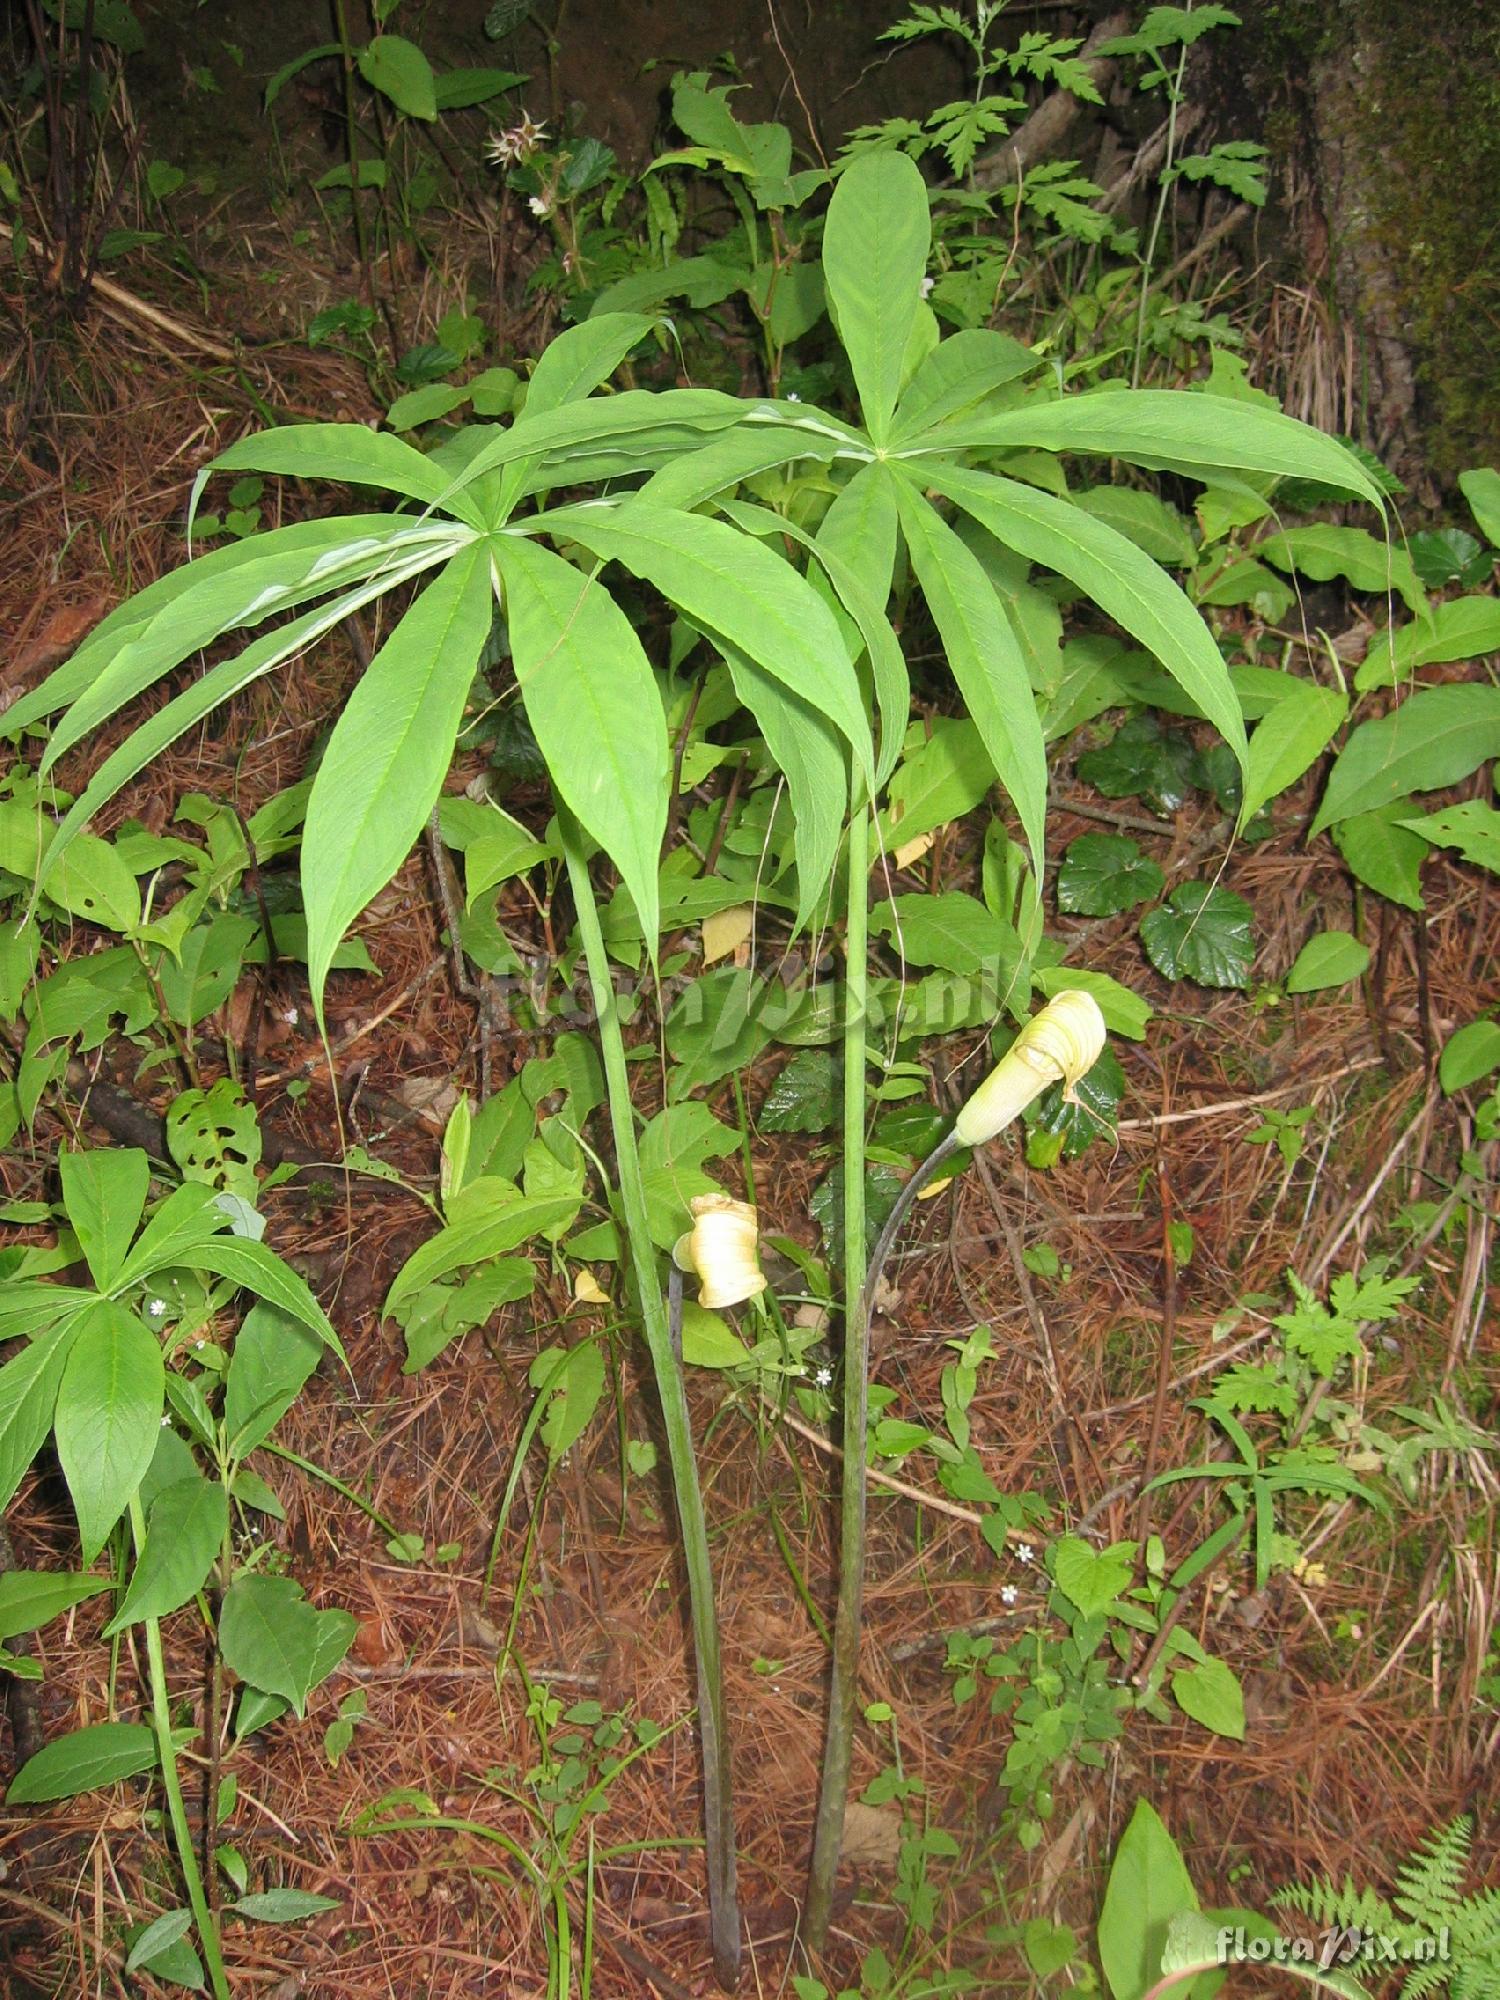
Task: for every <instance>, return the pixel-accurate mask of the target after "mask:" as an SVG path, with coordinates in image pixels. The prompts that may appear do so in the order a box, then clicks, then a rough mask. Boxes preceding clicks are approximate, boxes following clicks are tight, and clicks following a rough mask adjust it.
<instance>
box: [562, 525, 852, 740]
mask: <svg viewBox="0 0 1500 2000" xmlns="http://www.w3.org/2000/svg"><path fill="white" fill-rule="evenodd" d="M546 525H547V528H548V531H549V533H551V534H554V535H557V536H560V537H561V536H565V537H567V538H568V539H570V540H572V541H576V542H578V543H580V544H581V545H582V546H583V547H584V548H586V549H588V550H589V551H590V552H591V553H592V554H594V555H597V556H602V557H603V558H604V559H605V560H606V561H614V562H619V563H621V564H623V566H624V567H625V568H626V569H628V570H630V571H632V572H633V573H634V574H635V575H636V576H640V577H644V578H645V579H646V581H647V582H648V583H652V584H654V585H655V586H656V588H657V589H658V590H659V591H660V592H661V594H662V595H663V597H665V598H667V599H668V600H669V602H671V603H673V604H675V605H676V606H677V607H678V609H679V610H681V611H684V612H686V613H687V615H688V617H689V618H691V619H692V621H693V623H694V624H695V625H698V626H701V627H702V629H703V630H704V631H706V632H709V633H712V634H713V635H714V636H715V637H718V638H722V639H724V640H726V641H727V642H728V643H729V644H730V645H731V646H735V647H737V648H738V649H739V651H740V652H742V653H748V654H749V656H750V658H751V659H752V660H755V661H756V662H757V663H758V664H759V665H760V666H762V667H764V668H765V669H766V671H767V673H770V674H773V675H774V676H775V677H776V679H777V680H780V681H784V682H785V683H786V685H787V686H788V687H789V688H790V689H791V690H792V692H793V693H794V694H797V695H800V696H801V698H802V699H803V700H804V701H805V702H809V703H810V704H811V705H812V706H813V707H814V708H816V709H819V710H820V711H821V712H822V713H823V714H824V715H826V716H827V717H828V719H829V721H830V722H831V723H832V724H833V725H834V727H835V728H836V729H837V730H838V731H839V732H840V734H841V735H843V737H844V738H845V739H846V741H847V742H848V743H849V744H850V745H851V746H852V748H853V750H854V756H855V761H856V764H857V765H858V767H859V769H860V770H861V772H862V773H863V774H864V775H865V776H866V778H867V779H868V777H869V775H870V771H871V763H872V755H873V753H872V750H871V744H870V728H869V723H868V721H867V720H866V718H865V712H864V703H863V700H862V699H861V696H860V691H859V679H858V676H857V675H856V674H855V671H854V667H853V664H852V663H851V661H850V659H849V654H848V651H847V649H846V647H845V645H844V641H843V637H842V635H841V633H840V632H839V628H838V625H837V623H836V622H835V619H834V616H833V613H832V612H831V611H830V610H829V608H828V606H827V605H826V604H825V603H824V602H823V600H822V598H821V597H819V596H818V594H817V592H816V591H815V590H814V589H813V588H812V586H811V585H810V584H809V583H807V582H806V581H805V579H804V578H803V577H801V576H799V575H798V573H797V571H796V570H794V569H793V568H792V566H791V564H790V563H788V562H785V561H783V559H782V558H781V557H780V556H775V555H772V554H771V553H770V551H769V550H768V549H763V548H762V547H761V546H760V544H759V543H758V542H755V541H753V540H752V539H751V538H750V537H749V536H748V535H744V534H740V533H738V532H736V530H735V529H733V528H731V527H728V526H726V525H725V523H724V522H722V521H711V520H707V519H705V518H704V516H702V515H701V514H677V513H673V512H671V511H670V510H669V509H667V508H663V507H652V506H650V505H649V504H647V503H645V502H643V501H639V500H632V501H627V502H626V503H625V504H624V505H622V506H620V507H618V508H601V507H587V506H585V507H559V508H555V509H554V510H553V511H552V512H551V513H549V514H548V515H547V516H546Z"/></svg>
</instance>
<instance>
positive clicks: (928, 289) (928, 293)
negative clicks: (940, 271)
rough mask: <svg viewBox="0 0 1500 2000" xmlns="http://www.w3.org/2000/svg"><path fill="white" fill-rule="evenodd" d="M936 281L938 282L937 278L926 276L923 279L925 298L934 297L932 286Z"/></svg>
mask: <svg viewBox="0 0 1500 2000" xmlns="http://www.w3.org/2000/svg"><path fill="white" fill-rule="evenodd" d="M936 283H937V279H936V278H924V279H923V280H922V296H923V298H924V299H930V298H931V297H932V288H933V286H934V285H935V284H936Z"/></svg>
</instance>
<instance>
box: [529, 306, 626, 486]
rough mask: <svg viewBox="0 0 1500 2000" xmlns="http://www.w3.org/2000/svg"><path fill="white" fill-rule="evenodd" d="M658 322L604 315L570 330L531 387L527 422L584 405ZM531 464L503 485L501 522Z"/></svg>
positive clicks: (542, 362)
mask: <svg viewBox="0 0 1500 2000" xmlns="http://www.w3.org/2000/svg"><path fill="white" fill-rule="evenodd" d="M653 324H654V322H653V321H651V320H649V319H646V318H644V317H642V315H641V314H639V313H624V312H612V313H602V314H600V316H599V317H598V318H597V319H589V320H586V321H585V322H584V324H583V325H582V326H571V327H569V328H568V330H567V331H566V332H565V333H560V334H559V335H558V336H557V338H556V340H554V341H552V342H551V344H550V345H549V346H548V347H546V348H544V349H543V351H542V354H541V357H540V358H539V360H538V361H537V364H536V366H535V368H533V369H532V371H531V380H530V381H529V382H528V383H527V385H526V402H525V406H524V408H523V411H522V420H523V421H524V420H527V419H529V420H531V421H533V422H534V421H535V420H536V419H537V418H538V417H543V416H545V415H546V414H547V412H548V411H549V410H558V409H561V408H562V406H563V405H564V404H565V403H577V402H581V401H582V400H583V399H584V398H585V397H586V396H588V395H590V394H592V392H593V391H594V390H595V389H597V388H598V386H599V384H600V383H601V382H606V381H608V379H609V377H610V376H611V375H613V374H614V372H615V370H616V369H617V368H618V367H619V365H620V363H621V362H622V361H623V360H624V359H625V357H626V355H627V354H628V353H629V352H630V350H631V348H632V347H635V346H636V345H637V344H638V343H639V342H640V341H641V340H643V339H644V338H645V336H646V335H647V334H648V333H649V332H650V331H651V328H652V325H653ZM527 471H528V464H527V461H525V460H520V461H513V462H512V463H511V464H510V465H509V466H507V468H506V471H505V476H504V478H503V480H502V481H501V484H500V490H499V500H498V517H499V518H500V519H502V520H503V519H506V518H508V517H509V515H510V512H511V510H512V508H513V507H514V506H515V504H516V502H517V500H518V499H519V498H520V497H521V493H522V491H523V489H524V488H525V485H526V476H527Z"/></svg>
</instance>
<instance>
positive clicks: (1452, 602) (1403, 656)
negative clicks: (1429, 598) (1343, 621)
mask: <svg viewBox="0 0 1500 2000" xmlns="http://www.w3.org/2000/svg"><path fill="white" fill-rule="evenodd" d="M1495 652H1500V598H1494V597H1453V598H1449V599H1447V600H1446V601H1445V602H1444V603H1442V604H1434V605H1432V606H1431V608H1430V611H1429V614H1428V616H1427V617H1425V618H1413V619H1412V620H1411V621H1410V623H1409V624H1406V625H1402V626H1400V627H1398V629H1397V630H1396V631H1394V632H1377V633H1376V634H1375V637H1374V638H1373V639H1372V640H1371V641H1370V650H1369V651H1368V652H1367V653H1366V654H1365V657H1364V659H1363V660H1362V661H1361V662H1360V664H1359V667H1358V668H1357V669H1356V671H1355V675H1354V685H1355V687H1356V688H1357V689H1358V690H1359V692H1360V693H1361V694H1365V693H1368V691H1369V690H1370V689H1371V688H1377V687H1393V686H1395V685H1396V683H1397V682H1399V681H1402V680H1404V679H1406V678H1407V676H1408V675H1410V674H1412V673H1415V672H1416V670H1417V669H1418V668H1419V667H1429V666H1436V665H1440V664H1444V663H1446V662H1448V661H1450V660H1476V659H1478V658H1479V657H1480V656H1481V655H1482V654H1485V653H1495Z"/></svg>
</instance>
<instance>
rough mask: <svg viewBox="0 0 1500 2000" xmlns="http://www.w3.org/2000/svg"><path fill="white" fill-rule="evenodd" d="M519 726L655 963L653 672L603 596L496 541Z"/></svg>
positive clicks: (575, 574)
mask: <svg viewBox="0 0 1500 2000" xmlns="http://www.w3.org/2000/svg"><path fill="white" fill-rule="evenodd" d="M495 559H496V563H497V565H498V567H499V570H500V578H501V582H502V584H503V586H504V590H505V616H506V623H507V628H508V630H509V633H510V647H511V653H512V655H513V657H514V660H515V668H516V679H517V680H518V681H519V683H520V686H521V699H522V701H523V702H524V703H525V705H526V719H527V721H528V722H530V724H531V728H532V733H533V734H534V735H535V737H536V740H537V747H538V748H539V749H540V751H541V753H542V755H543V757H545V759H546V760H547V770H548V773H549V775H550V776H551V779H552V782H553V784H554V786H555V787H556V788H557V791H558V793H559V795H560V796H561V797H562V798H563V800H564V801H565V802H566V803H567V805H568V806H569V807H570V808H571V809H572V811H573V812H574V813H576V814H577V816H578V818H579V820H580V821H581V822H582V824H583V826H584V827H585V828H586V830H587V831H588V833H589V834H590V835H591V836H592V837H593V838H594V839H595V840H597V841H598V843H599V845H600V846H601V847H602V848H603V849H604V851H605V853H606V854H607V855H608V856H609V858H610V860H611V861H613V862H614V864H615V866H616V867H617V868H618V869H619V871H620V875H621V878H622V880H623V881H624V883H625V886H626V888H627V889H628V890H629V891H630V896H631V900H632V901H633V902H634V904H635V907H636V914H637V915H638V916H639V918H640V920H641V927H642V930H643V932H644V935H645V938H646V941H647V945H648V948H649V950H650V952H651V956H652V958H653V959H654V958H655V956H656V936H657V929H658V924H659V890H658V884H657V870H658V868H659V865H660V859H661V843H662V835H663V834H664V832H665V830H666V824H667V804H668V793H669V791H670V789H671V772H670V760H669V754H668V745H667V723H666V717H665V716H664V715H663V713H662V706H661V696H660V694H659V693H658V692H657V686H656V681H655V679H654V677H653V676H652V672H651V667H650V663H649V662H648V660H647V659H646V655H645V654H644V652H642V650H641V643H640V641H639V639H637V638H636V636H635V630H634V628H633V627H632V625H631V623H630V620H629V619H628V618H627V617H626V616H625V614H624V612H623V611H622V610H621V609H620V607H619V606H618V605H617V604H616V603H615V601H614V599H613V598H612V597H611V596H610V594H609V592H608V591H607V590H605V589H604V588H603V586H602V585H601V584H599V583H597V582H595V580H594V579H593V578H592V577H591V576H588V575H587V574H585V572H584V571H582V570H579V569H575V568H574V566H573V565H572V564H571V563H568V562H564V561H563V559H562V557H561V556H557V555H554V554H553V553H552V552H551V550H550V549H544V548H541V547H539V546H538V545H537V544H536V543H534V542H529V541H525V540H523V539H522V538H521V537H519V536H516V535H501V536H497V537H496V549H495Z"/></svg>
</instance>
